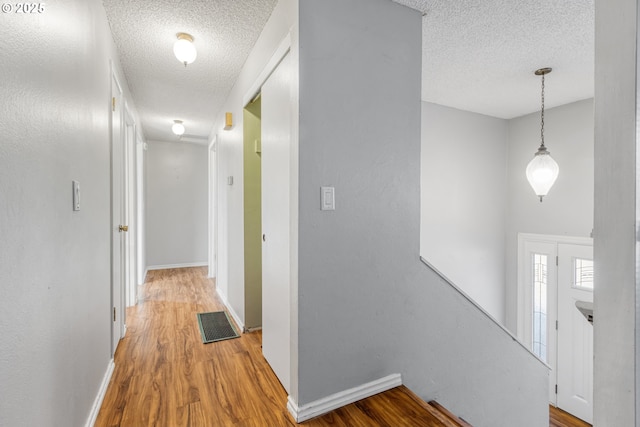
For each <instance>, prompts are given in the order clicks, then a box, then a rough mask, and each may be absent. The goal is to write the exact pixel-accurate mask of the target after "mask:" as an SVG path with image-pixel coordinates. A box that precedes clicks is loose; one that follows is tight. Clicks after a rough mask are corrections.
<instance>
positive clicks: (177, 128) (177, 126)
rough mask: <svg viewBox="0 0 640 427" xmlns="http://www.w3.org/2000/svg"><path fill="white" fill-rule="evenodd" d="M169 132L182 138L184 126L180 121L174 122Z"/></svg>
mask: <svg viewBox="0 0 640 427" xmlns="http://www.w3.org/2000/svg"><path fill="white" fill-rule="evenodd" d="M171 131H172V132H173V133H175V134H176V135H178V136H182V134H183V133H184V131H185V129H184V125H183V124H182V120H174V121H173V126H171Z"/></svg>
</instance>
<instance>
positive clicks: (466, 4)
mask: <svg viewBox="0 0 640 427" xmlns="http://www.w3.org/2000/svg"><path fill="white" fill-rule="evenodd" d="M394 1H396V2H397V3H400V4H404V5H406V6H409V7H412V8H415V9H418V10H420V11H423V12H424V13H425V15H424V17H423V42H422V43H423V84H422V86H423V89H422V99H423V100H425V101H429V102H434V103H437V104H441V105H446V106H450V107H454V108H459V109H462V110H467V111H473V112H477V113H482V114H486V115H490V116H494V117H500V118H512V117H518V116H521V115H524V114H528V113H531V112H534V111H538V110H539V109H540V78H539V77H537V76H535V75H534V74H533V72H534V71H535V70H536V69H538V68H542V67H552V68H553V69H554V70H553V72H552V73H551V74H550V75H548V76H547V77H546V82H545V84H546V93H545V98H546V101H545V102H546V104H545V105H546V106H547V107H553V106H556V105H562V104H566V103H569V102H573V101H577V100H580V99H585V98H590V97H592V96H593V68H594V67H593V66H594V0H538V1H535V2H532V1H522V0H394ZM103 3H104V6H105V10H106V12H107V16H108V19H109V22H110V25H111V30H112V33H113V37H114V40H115V43H116V46H117V48H118V51H119V53H120V61H121V63H122V66H123V69H124V73H125V77H126V79H127V82H128V83H129V87H130V89H131V92H132V96H133V99H134V102H135V104H136V107H137V109H138V112H139V114H140V118H141V122H142V123H141V124H142V129H143V132H144V134H145V136H146V138H147V139H148V140H163V141H178V137H176V136H175V135H173V134H172V133H171V130H170V128H171V124H172V123H173V120H174V119H179V120H183V121H184V124H185V127H186V129H187V131H186V134H185V137H184V138H183V140H187V141H188V140H191V141H194V142H198V141H200V142H203V143H206V139H207V137H208V136H209V133H210V132H211V128H212V126H213V119H214V116H215V114H217V113H218V112H219V111H220V110H221V108H222V106H223V103H224V101H225V100H226V98H227V96H228V94H229V91H230V90H231V88H232V86H233V84H234V83H235V81H236V78H237V76H238V73H239V71H240V69H241V67H242V65H243V64H244V62H245V60H246V58H247V56H248V54H249V52H250V50H251V48H252V46H253V44H254V43H255V41H256V40H257V38H258V36H259V34H260V32H261V31H262V28H263V26H264V24H265V23H266V21H267V19H268V18H269V16H270V14H271V12H272V11H273V8H274V7H275V4H276V3H277V0H184V1H180V2H176V1H175V0H136V1H130V0H103ZM178 32H186V33H190V34H191V35H193V36H194V38H195V45H196V48H197V50H198V57H197V59H196V61H195V62H194V63H192V64H189V65H188V66H187V67H186V68H185V67H184V65H182V64H181V63H180V62H178V60H177V59H176V58H175V56H174V55H173V43H174V41H175V40H176V33H178Z"/></svg>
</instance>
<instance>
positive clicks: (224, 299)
mask: <svg viewBox="0 0 640 427" xmlns="http://www.w3.org/2000/svg"><path fill="white" fill-rule="evenodd" d="M216 293H217V294H218V297H220V299H221V300H222V304H224V306H225V307H226V309H227V311H228V312H229V314H231V317H233V320H234V321H235V322H236V324H237V325H238V328H240V330H241V331H243V332H244V322H243V321H242V320H240V316H238V313H236V311H235V310H234V309H233V307H231V304H229V301H227V296H226V295H225V294H223V293H222V292H220V291H219V290H218V288H216Z"/></svg>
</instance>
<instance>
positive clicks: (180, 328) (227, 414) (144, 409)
mask: <svg viewBox="0 0 640 427" xmlns="http://www.w3.org/2000/svg"><path fill="white" fill-rule="evenodd" d="M206 274H207V270H206V268H200V267H198V268H185V269H169V270H157V271H150V272H149V274H148V275H147V280H146V282H145V284H144V285H143V286H141V287H140V292H139V295H140V302H139V304H138V305H137V306H135V307H132V308H129V309H128V310H127V313H126V315H127V321H126V323H127V335H126V336H125V337H124V338H123V339H122V340H121V342H120V344H119V346H118V350H117V352H116V355H115V365H116V366H115V370H114V373H113V376H112V379H111V382H110V384H109V387H108V389H107V392H106V395H105V398H104V401H103V404H102V408H101V410H100V413H99V414H98V418H97V420H96V424H95V426H96V427H143V426H158V427H161V426H172V427H173V426H175V427H209V426H211V427H214V426H215V427H219V426H231V427H236V426H242V427H265V426H268V427H294V426H298V425H301V426H306V427H347V426H348V427H359V426H361V427H376V426H378V427H381V426H389V427H405V426H406V427H442V426H449V425H450V424H446V423H445V422H443V421H439V420H438V416H437V415H434V414H433V413H431V412H430V410H429V409H425V407H429V405H428V404H427V403H426V402H420V399H418V400H416V396H415V395H412V394H411V393H410V392H409V391H408V390H407V389H406V388H405V387H397V388H395V389H392V390H389V391H387V392H385V393H380V394H378V395H375V396H372V397H370V398H368V399H364V400H362V401H360V402H356V403H353V404H351V405H347V406H345V407H343V408H340V409H338V410H336V411H333V412H331V413H329V414H325V415H323V416H320V417H317V418H315V419H312V420H309V421H307V422H305V423H303V424H296V423H295V422H294V420H293V419H292V417H291V415H290V414H289V413H288V411H287V409H286V403H287V394H286V392H285V390H284V389H283V388H282V386H281V384H280V382H279V381H278V379H277V377H276V376H275V374H274V373H273V371H272V370H271V368H270V367H269V365H268V363H267V362H266V360H265V359H264V357H263V356H262V349H261V344H262V333H261V331H257V332H252V333H245V334H242V336H241V337H240V338H237V339H231V340H226V341H220V342H216V343H212V344H202V339H201V337H200V330H199V327H198V322H197V318H196V314H197V313H201V312H209V311H220V310H225V307H224V305H223V304H222V302H221V301H220V300H219V299H218V297H217V295H216V292H215V282H214V280H212V279H208V278H207V277H206ZM236 326H237V325H236ZM559 422H560V421H559ZM565 425H566V426H567V427H569V426H570V427H584V425H575V426H574V425H571V424H550V426H554V427H564V426H565Z"/></svg>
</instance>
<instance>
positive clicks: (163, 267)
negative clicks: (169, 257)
mask: <svg viewBox="0 0 640 427" xmlns="http://www.w3.org/2000/svg"><path fill="white" fill-rule="evenodd" d="M208 265H209V263H208V262H186V263H183V264H165V265H150V266H148V267H147V272H149V271H151V270H166V269H168V268H189V267H207V266H208ZM145 276H146V274H145Z"/></svg>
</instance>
